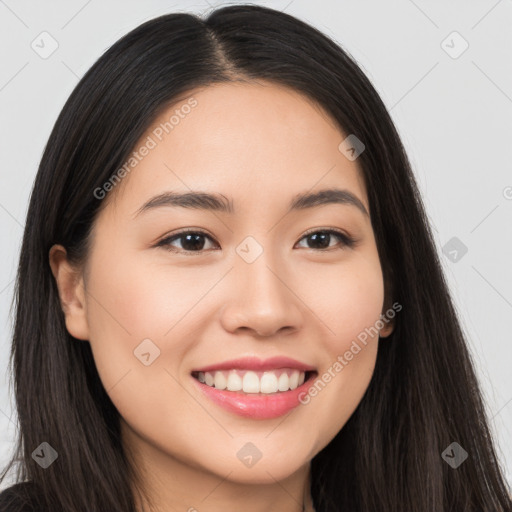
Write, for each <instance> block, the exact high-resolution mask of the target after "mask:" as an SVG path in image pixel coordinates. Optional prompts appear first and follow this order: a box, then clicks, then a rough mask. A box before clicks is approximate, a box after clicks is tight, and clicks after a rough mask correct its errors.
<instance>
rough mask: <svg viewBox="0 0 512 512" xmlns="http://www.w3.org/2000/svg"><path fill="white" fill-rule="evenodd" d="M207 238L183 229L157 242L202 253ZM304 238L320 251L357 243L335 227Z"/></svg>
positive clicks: (180, 250)
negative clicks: (175, 243) (177, 244)
mask: <svg viewBox="0 0 512 512" xmlns="http://www.w3.org/2000/svg"><path fill="white" fill-rule="evenodd" d="M333 235H334V237H336V238H338V240H339V241H340V242H338V244H334V245H332V244H331V241H332V239H333ZM206 238H207V239H208V240H210V241H213V239H212V238H211V237H210V236H209V235H207V234H206V233H203V232H202V231H182V232H180V233H177V234H175V235H172V236H170V237H167V238H164V239H163V240H161V241H160V242H158V243H157V244H156V247H164V248H165V249H167V250H169V251H174V252H185V253H187V252H188V253H193V252H198V253H200V252H202V250H203V249H204V245H205V243H204V240H203V239H206ZM178 240H181V241H182V242H181V248H176V247H175V246H173V245H172V244H173V243H174V242H175V241H178ZM302 240H308V241H309V242H310V243H313V245H315V244H317V245H319V247H306V249H314V250H320V251H325V250H326V249H330V248H332V247H335V246H336V245H339V246H340V247H339V248H343V247H353V246H354V244H355V240H354V239H353V238H352V237H350V236H348V235H346V234H345V233H342V232H341V231H337V230H334V229H322V230H317V231H312V232H309V233H307V234H306V235H305V236H303V237H302V238H301V239H300V240H299V242H300V241H302Z"/></svg>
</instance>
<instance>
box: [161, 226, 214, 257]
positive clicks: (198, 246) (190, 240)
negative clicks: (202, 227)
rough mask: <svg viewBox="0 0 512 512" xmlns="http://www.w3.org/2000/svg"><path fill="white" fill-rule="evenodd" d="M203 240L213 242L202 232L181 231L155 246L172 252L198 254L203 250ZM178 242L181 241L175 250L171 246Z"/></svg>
mask: <svg viewBox="0 0 512 512" xmlns="http://www.w3.org/2000/svg"><path fill="white" fill-rule="evenodd" d="M205 238H208V239H209V240H213V239H212V238H211V237H210V236H209V235H207V234H206V233H204V232H202V231H181V232H179V233H176V234H174V235H171V236H168V237H166V238H164V239H162V240H160V242H158V243H157V244H156V246H157V247H163V248H164V249H166V250H168V251H172V252H182V253H194V252H198V253H200V252H202V250H203V249H204V245H205V243H204V239H205ZM179 240H181V242H180V243H181V248H176V247H175V246H174V245H172V244H173V243H174V242H175V241H179ZM204 250H206V249H204Z"/></svg>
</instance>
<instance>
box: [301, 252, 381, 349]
mask: <svg viewBox="0 0 512 512" xmlns="http://www.w3.org/2000/svg"><path fill="white" fill-rule="evenodd" d="M322 272H323V275H315V280H314V282H311V283H310V284H309V285H307V288H306V289H304V292H303V295H302V297H309V300H308V301H306V300H305V302H306V303H307V305H308V306H309V308H310V309H311V310H312V311H313V312H314V314H315V316H316V318H317V319H318V320H319V325H321V326H322V328H323V329H324V332H325V337H324V340H325V343H326V347H325V348H326V349H327V352H329V353H330V354H332V355H337V354H339V353H343V352H345V350H348V349H349V347H350V345H351V343H352V341H353V340H355V339H357V337H358V336H359V337H360V339H364V337H365V335H364V333H366V334H367V336H368V340H370V339H371V338H372V337H374V338H375V339H376V338H377V337H376V336H372V334H373V335H374V331H372V330H371V329H370V328H371V327H373V326H375V324H376V322H377V321H378V320H379V318H380V315H381V313H382V307H383V302H384V284H383V278H382V273H381V267H380V264H379V262H378V260H376V261H373V259H371V260H365V259H363V258H361V259H360V260H358V261H355V260H354V262H352V263H351V264H350V265H347V266H344V267H341V266H340V267H339V268H338V269H336V270H335V271H333V269H327V270H323V271H322ZM308 302H309V303H308ZM368 330H370V334H368Z"/></svg>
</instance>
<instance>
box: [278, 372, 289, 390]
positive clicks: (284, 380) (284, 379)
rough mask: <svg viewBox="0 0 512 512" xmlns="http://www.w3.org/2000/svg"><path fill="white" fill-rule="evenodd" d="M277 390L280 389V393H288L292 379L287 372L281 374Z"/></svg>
mask: <svg viewBox="0 0 512 512" xmlns="http://www.w3.org/2000/svg"><path fill="white" fill-rule="evenodd" d="M277 389H279V391H288V390H289V389H290V379H289V377H288V375H287V374H286V372H283V373H281V376H280V377H279V381H278V384H277Z"/></svg>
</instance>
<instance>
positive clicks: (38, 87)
mask: <svg viewBox="0 0 512 512" xmlns="http://www.w3.org/2000/svg"><path fill="white" fill-rule="evenodd" d="M228 3H230V2H220V1H219V2H214V1H213V0H210V2H191V1H181V2H166V1H156V0H152V1H151V0H149V1H148V0H146V1H145V2H140V1H133V0H131V1H125V0H123V1H121V0H116V1H101V2H100V1H99V0H89V1H87V0H81V1H77V0H73V1H60V2H59V1H46V2H40V1H26V0H22V1H17V2H15V1H14V0H6V1H3V0H0V43H1V45H0V48H1V50H0V51H1V55H2V61H1V62H2V66H1V69H0V112H1V118H0V119H1V120H0V143H1V165H0V234H1V240H2V242H1V246H0V365H1V366H0V371H1V375H2V377H3V379H2V381H1V384H0V464H1V465H2V466H3V465H4V464H5V462H6V461H7V458H8V456H9V455H10V453H11V450H12V448H13V440H14V435H15V432H16V414H15V410H14V402H13V397H12V389H11V388H10V387H9V385H8V382H9V381H8V376H7V359H8V353H9V349H10V343H11V339H10V337H11V329H12V317H11V316H10V313H9V308H10V304H11V299H12V293H13V284H14V281H13V280H14V276H15V270H16V265H17V258H18V254H19V248H20V243H21V237H22V233H23V225H24V219H25V215H26V209H27V205H28V197H29V193H30V190H31V187H32V183H33V180H34V177H35V173H36V170H37V166H38V163H39V160H40V158H41V154H42V151H43V149H44V145H45V144H46V141H47V139H48V136H49V134H50V131H51V129H52V127H53V124H54V122H55V120H56V118H57V115H58V113H59V111H60V109H61V108H62V106H63V104H64V102H65V100H66V99H67V97H68V96H69V94H70V93H71V91H72V89H73V88H74V86H75V85H76V83H77V81H78V80H79V78H80V77H81V76H82V75H83V74H84V73H85V72H86V71H87V69H88V68H89V67H90V66H91V65H92V64H93V63H94V61H95V60H96V59H97V58H98V57H99V56H100V55H101V54H102V53H103V52H104V51H105V50H106V49H107V48H108V47H109V46H110V45H112V44H113V43H114V42H115V41H116V40H117V39H118V38H120V37H121V36H122V35H123V34H125V33H126V32H128V31H129V30H131V29H132V28H134V27H136V26H137V25H139V24H140V23H142V22H143V21H146V20H148V19H150V18H153V17H155V16H158V15H161V14H165V13H168V12H174V11H191V12H196V13H199V12H203V11H206V10H211V8H212V7H217V6H220V5H226V4H228ZM232 3H235V2H232ZM253 3H259V4H261V5H267V6H269V7H273V8H276V9H280V10H285V11H286V12H288V13H289V14H292V15H295V16H297V17H299V18H301V19H303V20H304V21H306V22H309V23H310V24H312V25H314V26H316V27H317V28H318V29H320V30H321V31H323V32H324V33H326V34H327V35H329V36H331V37H332V38H333V39H335V40H336V41H337V42H338V43H340V44H341V45H342V46H343V47H344V48H345V49H346V50H347V51H348V52H349V53H350V54H352V55H353V56H354V57H355V58H356V60H357V61H358V63H359V64H360V66H361V67H362V69H363V70H364V71H365V73H366V74H367V75H368V77H369V78H370V80H371V81H372V83H373V84H374V86H375V88H376V89H377V91H378V92H379V94H380V95H381V97H382V99H383V101H384V103H385V104H386V106H387V107H388V109H389V111H390V113H391V115H392V117H393V120H394V121H395V123H396V126H397V128H398V130H399V132H400V134H401V137H402V139H403V142H404V144H405V147H406V149H407V151H408V153H409V157H410V159H411V162H412V165H413V167H414V172H415V174H416V176H417V180H418V182H419V185H420V188H421V190H422V193H423V197H424V200H425V203H426V206H427V210H428V214H429V217H430V220H431V222H432V224H433V226H434V228H435V234H436V242H437V247H438V250H439V253H440V254H441V257H442V261H443V264H444V268H445V272H446V276H447V279H448V281H449V284H450V287H451V290H452V293H453V296H454V299H455V301H456V304H457V307H458V310H459V313H460V316H461V319H462V322H463V326H464V329H465V330H466V332H467V334H468V337H469V342H470V348H471V351H472V354H473V356H474V360H475V362H476V364H477V369H478V373H479V378H480V381H481V385H482V389H483V391H484V394H485V397H486V403H487V406H488V415H489V418H490V424H491V428H492V429H493V432H494V433H495V436H496V443H497V448H498V454H499V457H500V459H501V461H502V463H503V464H504V466H505V467H506V472H507V479H508V481H509V482H510V484H511V485H512V376H511V372H510V365H511V361H512V357H511V356H512V343H511V341H512V340H511V338H512V336H511V334H510V333H511V328H510V320H511V318H512V274H511V271H510V263H511V262H512V233H511V231H512V168H511V164H510V162H511V160H512V158H511V157H512V143H511V135H512V68H511V65H510V63H511V62H512V30H511V28H512V1H510V0H498V1H495V0H489V1H487V0H486V1H478V2H475V1H452V2H449V3H448V2H446V1H430V2H426V1H420V0H417V1H412V0H401V1H398V0H397V1H387V2H382V1H377V0H374V1H365V2H361V1H356V0H354V1H341V2H340V1H334V0H332V1H327V0H322V1H318V0H317V1H315V2H308V1H307V0H292V1H290V0H284V1H278V0H276V1H267V2H264V1H260V2H253ZM43 31H47V32H48V33H49V34H51V37H52V38H53V39H55V40H56V41H57V43H58V48H57V49H56V51H55V52H54V53H53V54H52V55H50V56H49V57H47V58H42V57H41V56H40V55H39V54H38V53H36V51H34V50H33V49H32V47H31V44H32V42H33V41H35V43H34V44H39V46H42V44H43V43H41V42H40V41H41V37H48V36H40V34H41V33H42V32H43ZM454 31H456V32H457V33H458V34H459V35H457V34H455V35H454V34H452V33H453V32H454ZM443 41H444V42H443ZM466 44H467V45H469V46H468V48H467V49H466V50H465V51H464V52H462V50H463V49H464V47H465V46H466ZM45 48H46V49H49V48H50V40H49V39H46V40H45ZM39 51H41V50H39ZM461 52H462V53H461ZM454 237H455V238H456V240H452V239H453V238H454ZM447 244H448V245H447ZM462 244H463V245H462ZM464 247H466V248H467V253H464V250H465V249H464ZM443 248H445V250H444V251H443ZM461 249H462V250H461ZM453 251H455V252H453ZM34 448H35V447H34ZM470 456H471V454H470ZM5 486H6V484H4V487H5Z"/></svg>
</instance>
